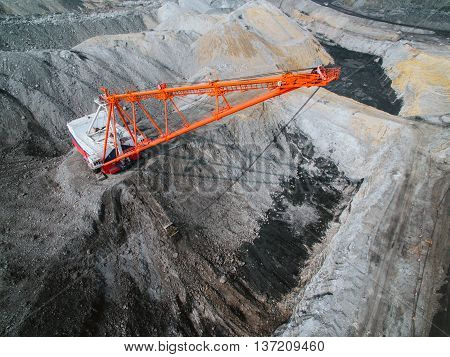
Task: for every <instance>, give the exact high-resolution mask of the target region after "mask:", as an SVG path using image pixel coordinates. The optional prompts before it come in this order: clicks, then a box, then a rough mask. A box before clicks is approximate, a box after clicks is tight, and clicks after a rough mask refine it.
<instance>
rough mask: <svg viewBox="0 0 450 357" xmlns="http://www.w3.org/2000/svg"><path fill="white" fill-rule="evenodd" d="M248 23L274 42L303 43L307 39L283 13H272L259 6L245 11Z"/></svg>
mask: <svg viewBox="0 0 450 357" xmlns="http://www.w3.org/2000/svg"><path fill="white" fill-rule="evenodd" d="M244 16H245V20H246V22H247V23H248V24H249V25H250V26H251V27H253V28H254V29H255V30H257V31H258V32H260V34H261V36H262V37H263V38H265V39H267V40H270V41H272V42H277V43H280V42H285V41H290V40H292V39H295V40H296V41H299V40H300V41H301V40H302V39H305V38H307V36H306V35H305V32H303V31H302V30H301V29H300V28H299V27H298V26H297V25H295V24H294V23H292V22H291V21H289V18H287V17H286V16H285V15H284V14H282V13H274V12H273V11H272V12H270V11H269V10H268V9H267V8H265V7H262V6H258V7H250V8H247V9H245V11H244Z"/></svg>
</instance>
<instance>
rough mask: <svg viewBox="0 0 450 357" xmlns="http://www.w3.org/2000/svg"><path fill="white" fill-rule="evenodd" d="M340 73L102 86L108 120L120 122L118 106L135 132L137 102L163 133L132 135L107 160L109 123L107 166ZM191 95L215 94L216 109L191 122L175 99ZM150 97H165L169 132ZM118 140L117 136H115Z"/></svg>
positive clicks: (325, 70) (327, 71) (335, 70)
mask: <svg viewBox="0 0 450 357" xmlns="http://www.w3.org/2000/svg"><path fill="white" fill-rule="evenodd" d="M339 75H340V68H338V67H336V68H324V67H319V68H317V69H316V70H313V71H312V72H310V73H305V72H288V73H284V74H280V75H276V76H268V77H259V78H250V79H245V80H225V81H210V82H205V83H199V84H194V85H188V86H179V87H167V86H166V85H165V84H160V85H159V86H158V89H154V90H147V91H139V92H129V93H123V94H110V93H109V92H108V90H106V89H105V88H102V90H103V92H104V95H103V96H102V99H103V100H104V101H105V102H106V103H108V120H107V122H108V124H109V122H110V121H111V119H112V122H113V125H114V126H115V125H116V118H115V113H114V111H115V110H114V109H115V108H117V112H118V114H119V116H120V118H121V119H123V122H124V123H126V120H125V116H126V117H127V118H128V119H129V120H130V121H131V122H130V124H132V125H133V129H134V132H135V133H136V130H138V131H140V130H139V128H137V125H136V120H137V119H136V113H135V103H136V104H137V105H138V107H139V108H140V109H141V110H142V111H143V113H144V114H145V116H147V117H148V119H149V120H150V121H151V123H152V124H153V126H154V127H155V128H156V129H157V131H158V133H159V137H157V138H155V139H150V138H146V137H144V140H142V141H141V142H137V137H136V134H135V136H134V137H133V135H132V137H133V139H134V140H133V141H134V142H135V143H136V144H135V146H134V147H133V148H131V149H128V150H125V151H124V152H123V153H122V154H121V155H117V154H116V158H114V159H112V160H110V161H107V162H105V155H106V146H107V144H106V143H107V139H108V132H109V128H108V126H109V125H107V128H106V135H105V144H104V151H103V166H104V167H105V166H108V165H113V164H115V163H118V162H119V161H121V160H123V159H126V158H129V157H131V156H133V157H136V156H137V155H138V154H139V153H140V152H142V151H144V150H147V149H149V148H151V147H154V146H156V145H159V144H161V143H163V142H166V141H169V140H172V139H174V138H176V137H178V136H181V135H183V134H186V133H188V132H190V131H193V130H196V129H198V128H200V127H202V126H204V125H207V124H210V123H212V122H214V121H216V120H220V119H222V118H224V117H226V116H229V115H231V114H234V113H236V112H239V111H241V110H243V109H246V108H248V107H251V106H253V105H256V104H258V103H261V102H264V101H266V100H268V99H270V98H274V97H277V96H279V95H282V94H285V93H288V92H291V91H293V90H295V89H297V88H301V87H315V86H325V85H327V84H328V83H330V82H331V81H334V80H336V79H338V78H339ZM264 89H265V90H267V92H265V93H263V94H262V95H259V96H257V97H255V98H252V99H250V100H247V101H244V102H242V103H240V104H236V105H230V103H229V102H228V101H227V100H226V98H225V96H224V95H225V94H226V93H230V92H246V91H250V90H264ZM187 95H209V96H211V97H215V100H216V106H215V110H214V111H213V112H212V113H211V114H210V115H209V116H207V117H205V118H203V119H200V120H197V121H194V122H191V123H189V122H188V121H187V119H186V118H185V116H184V114H183V113H181V111H180V110H179V109H178V107H177V106H176V104H175V102H174V100H173V98H174V97H181V96H187ZM219 97H222V98H223V101H224V102H225V104H226V107H223V108H219V104H218V103H219ZM150 98H152V99H156V100H160V101H163V104H164V124H165V132H163V131H162V130H161V128H160V127H159V126H158V125H157V123H156V121H155V120H154V119H153V117H152V116H151V115H150V113H149V112H148V111H147V110H146V109H145V107H144V106H143V104H142V103H141V101H142V100H146V99H150ZM167 100H170V101H171V102H172V104H173V105H174V107H175V109H176V111H177V113H178V115H180V117H181V118H182V121H183V124H184V127H182V128H180V129H177V130H174V131H170V130H169V122H168V108H167ZM122 102H128V103H131V107H132V110H133V115H132V117H130V116H128V115H127V114H126V112H125V111H124V110H123V109H122V107H121V103H122ZM123 116H124V117H123ZM126 127H127V129H128V131H129V132H131V130H130V129H129V126H128V125H126ZM113 133H114V136H115V133H116V130H115V127H114V128H113ZM114 140H116V139H115V138H114ZM115 146H116V141H115ZM115 149H116V150H117V147H115Z"/></svg>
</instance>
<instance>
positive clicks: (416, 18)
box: [330, 0, 450, 31]
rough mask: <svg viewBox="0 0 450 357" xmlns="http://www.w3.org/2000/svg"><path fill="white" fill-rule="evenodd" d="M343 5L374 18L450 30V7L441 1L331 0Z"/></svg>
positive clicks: (335, 3)
mask: <svg viewBox="0 0 450 357" xmlns="http://www.w3.org/2000/svg"><path fill="white" fill-rule="evenodd" d="M330 3H331V4H332V5H334V6H338V7H342V8H344V9H348V10H351V11H355V12H356V13H359V14H362V15H365V16H370V17H372V18H376V19H380V20H384V21H392V22H396V23H399V24H404V25H410V26H423V27H429V28H431V29H435V30H445V31H450V25H449V23H450V8H449V7H448V4H445V2H440V1H432V0H425V1H414V0H407V1H401V2H394V1H389V0H362V1H361V0H337V1H330Z"/></svg>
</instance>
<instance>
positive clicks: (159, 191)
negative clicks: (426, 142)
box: [5, 97, 357, 336]
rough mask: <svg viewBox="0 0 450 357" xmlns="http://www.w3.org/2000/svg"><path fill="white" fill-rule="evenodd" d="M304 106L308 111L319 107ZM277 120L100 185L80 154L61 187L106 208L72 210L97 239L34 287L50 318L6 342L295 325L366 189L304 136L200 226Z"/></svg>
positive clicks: (69, 247)
mask: <svg viewBox="0 0 450 357" xmlns="http://www.w3.org/2000/svg"><path fill="white" fill-rule="evenodd" d="M297 99H298V101H295V105H296V106H298V105H299V104H301V103H302V101H304V100H305V99H306V97H299V98H297ZM278 109H279V108H278V107H273V104H269V105H265V106H259V107H255V108H250V109H249V110H247V111H245V112H243V113H241V116H242V117H241V118H230V119H229V120H228V122H227V123H226V124H222V123H218V124H217V125H215V126H214V127H209V129H208V127H207V128H205V129H206V130H204V131H203V132H202V133H201V134H195V133H194V134H193V135H197V137H195V138H193V137H189V138H186V139H185V140H180V141H178V142H176V143H175V145H174V147H176V146H178V145H181V146H180V147H179V148H178V151H177V148H173V149H172V150H170V151H168V152H164V151H163V152H160V153H149V159H148V160H147V161H144V163H143V164H144V165H145V166H144V167H143V168H141V169H140V170H138V169H137V167H135V168H132V169H131V170H130V171H127V172H126V173H123V174H121V175H117V176H114V177H110V178H109V179H108V180H107V181H103V182H101V183H94V184H93V183H92V182H89V180H88V179H85V178H83V176H81V175H83V174H81V173H80V171H81V172H82V171H83V167H82V166H81V165H83V163H82V161H81V160H79V158H78V157H77V156H75V155H74V154H72V155H69V156H67V157H66V158H65V159H64V161H63V162H62V163H61V165H60V167H59V168H58V170H57V176H56V180H57V182H58V185H59V186H60V187H61V188H62V189H63V192H65V193H66V196H67V198H65V199H64V200H69V199H72V200H74V199H79V198H78V197H79V193H78V194H77V192H80V191H84V190H85V192H86V193H88V194H89V196H90V197H92V198H93V200H92V201H93V202H91V204H89V205H88V206H87V207H86V208H87V209H86V210H84V212H82V211H80V212H78V211H74V212H73V213H72V214H73V215H75V216H79V215H80V216H81V215H82V216H86V213H89V216H90V217H91V223H90V224H91V228H90V229H89V231H90V233H89V234H86V235H85V236H83V235H80V233H78V235H77V236H76V238H75V239H72V240H71V241H70V242H68V243H67V244H66V246H65V247H64V248H63V249H62V251H61V253H60V254H56V256H55V257H54V258H53V259H52V260H51V262H50V263H49V264H48V266H47V268H46V269H45V274H43V279H42V282H41V283H40V284H39V286H38V287H37V288H36V290H34V291H35V293H34V294H33V299H32V303H31V306H30V308H29V311H35V310H36V309H37V308H38V307H40V309H39V311H37V312H35V313H33V314H31V315H30V316H27V315H28V314H24V316H25V318H24V319H22V320H21V321H19V322H18V325H17V326H13V327H10V328H9V329H8V330H7V332H6V333H5V334H8V335H10V334H20V335H55V334H56V335H88V336H90V335H159V336H161V335H190V336H192V335H203V336H206V335H269V334H271V333H272V332H273V331H274V330H275V329H276V328H277V327H278V326H279V325H280V324H281V323H283V322H284V321H285V320H286V319H288V318H289V316H290V315H291V312H292V302H291V299H292V296H291V293H292V291H293V289H295V288H296V287H297V285H298V282H299V274H300V272H301V271H302V270H303V269H304V262H305V259H306V258H307V257H308V255H309V249H310V248H311V247H312V245H313V244H314V243H317V242H319V241H320V239H321V237H323V236H324V235H325V234H326V231H327V229H328V227H329V226H330V225H332V226H333V227H335V226H336V225H337V223H336V222H333V221H334V220H337V219H338V217H339V215H340V214H341V212H342V211H343V210H345V207H346V206H347V204H348V202H349V200H351V198H352V196H353V194H354V192H356V190H357V183H356V182H355V181H352V180H348V179H347V178H346V177H345V176H344V175H343V174H342V172H340V171H339V170H338V169H337V167H336V166H335V165H334V163H333V162H332V161H331V160H329V159H328V158H326V157H324V156H323V155H321V154H320V153H318V152H317V151H316V150H315V148H314V146H313V145H311V142H310V140H309V139H308V137H306V136H305V135H303V134H301V133H300V132H299V131H298V130H296V129H295V128H292V130H289V131H288V132H287V133H283V134H282V135H280V136H279V137H278V138H277V140H276V142H274V144H273V147H271V149H270V150H269V151H268V152H267V153H266V154H265V155H263V156H262V157H261V158H260V160H261V161H260V162H263V163H264V165H261V166H259V165H256V166H255V168H254V169H252V170H250V172H249V173H248V174H247V175H245V176H244V177H243V178H242V180H241V181H240V182H239V184H237V185H236V186H234V187H233V189H232V190H230V192H229V193H227V194H225V195H224V196H222V197H221V199H220V200H219V201H218V202H217V204H215V205H213V206H211V207H210V209H208V211H207V212H204V214H203V215H200V212H201V211H202V209H203V208H204V207H206V206H207V205H209V204H210V202H211V201H213V200H215V199H217V197H218V195H219V194H220V193H221V192H223V191H224V190H226V189H227V186H228V184H229V182H230V181H231V180H233V179H234V178H236V177H237V176H238V175H239V174H240V172H241V171H242V169H243V168H244V167H245V166H246V165H247V164H248V163H249V162H251V158H252V157H254V155H255V153H258V152H260V150H262V148H263V147H264V146H265V145H266V144H267V143H268V142H270V141H272V140H274V136H273V135H274V133H275V132H276V131H277V129H279V128H280V127H281V125H282V121H283V122H284V120H286V118H285V117H284V115H280V113H279V111H278ZM284 114H286V113H284ZM194 139H195V140H194ZM236 153H239V154H236ZM141 164H142V163H141ZM230 166H231V167H230ZM90 179H93V178H92V177H91V178H90ZM99 185H100V186H101V187H103V190H104V191H103V193H102V194H101V196H100V197H99V198H98V201H99V207H97V209H96V208H95V206H96V204H95V203H96V202H97V196H98V194H99V191H100V189H99V187H97V189H95V187H94V186H99ZM165 185H166V186H165ZM208 187H209V189H206V188H208ZM59 197H61V196H59ZM157 206H160V208H161V209H162V210H164V212H165V214H166V215H167V216H168V217H169V219H170V220H171V221H172V222H173V224H174V225H175V226H176V227H177V229H178V231H179V233H178V235H176V236H175V237H172V238H170V237H168V234H167V232H166V231H165V230H164V228H163V227H162V225H161V222H160V221H159V219H158V217H157V216H158V215H157V214H155V210H156V208H157ZM87 219H88V218H84V221H86V220H87ZM221 227H223V228H221ZM305 245H306V246H305ZM307 247H308V248H307ZM75 252H78V255H77V254H75ZM80 252H82V254H80ZM155 252H157V254H155ZM68 255H69V256H71V257H72V258H71V259H70V260H69V261H67V258H65V257H66V256H68ZM70 279H73V284H70V286H69V288H68V289H66V290H64V291H63V293H62V294H61V295H59V296H58V297H57V299H54V300H52V304H49V305H45V304H44V303H45V301H46V300H47V299H48V298H49V297H51V296H52V292H53V291H55V290H56V289H58V290H60V289H62V288H63V287H64V286H65V285H66V284H67V283H68V281H70ZM80 291H84V292H85V293H83V294H80ZM43 304H44V306H43V307H42V305H43Z"/></svg>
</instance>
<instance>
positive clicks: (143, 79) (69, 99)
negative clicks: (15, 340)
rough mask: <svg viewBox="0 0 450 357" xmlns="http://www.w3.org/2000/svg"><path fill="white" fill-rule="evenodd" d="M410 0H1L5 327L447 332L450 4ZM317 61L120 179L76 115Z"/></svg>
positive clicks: (186, 103) (17, 332)
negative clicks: (319, 82)
mask: <svg viewBox="0 0 450 357" xmlns="http://www.w3.org/2000/svg"><path fill="white" fill-rule="evenodd" d="M388 3H389V4H388ZM397 3H398V2H397ZM401 3H402V4H401V5H399V6H400V8H399V9H397V8H392V7H389V6H391V5H392V2H386V1H382V0H377V1H358V2H356V1H329V2H326V3H325V2H323V1H310V0H286V1H281V2H280V1H275V0H273V1H264V0H255V1H244V0H222V1H215V0H196V1H187V0H179V1H169V0H167V1H165V0H147V1H142V0H140V1H137V0H132V1H121V0H112V1H91V0H77V1H56V0H36V1H25V0H21V1H12V0H0V135H1V138H2V139H1V140H0V151H1V155H0V167H1V171H0V177H1V179H0V202H1V205H0V334H1V335H2V336H269V335H275V336H448V335H449V334H450V310H449V302H450V295H449V292H450V285H449V279H450V276H449V272H450V239H449V232H450V229H449V228H450V227H449V211H450V210H449V207H450V196H449V190H448V189H449V185H450V179H449V172H450V170H449V153H450V149H449V146H450V130H449V123H450V115H449V112H450V82H449V79H448V73H450V60H449V59H450V56H449V54H450V28H449V23H450V14H449V8H448V7H446V8H441V9H436V7H435V6H434V5H433V4H431V2H423V3H421V5H420V6H419V5H417V6H416V5H414V4H413V3H414V1H404V2H401ZM383 9H386V11H384V10H383ZM438 10H439V11H438ZM396 11H397V12H396ZM396 13H398V14H400V15H399V16H398V21H397V20H396V17H395V14H396ZM368 14H372V15H373V16H368ZM421 19H423V21H421ZM319 65H323V66H326V67H327V66H328V67H332V66H340V67H341V68H342V72H341V76H340V78H339V79H338V80H336V81H333V82H332V83H330V84H329V85H328V86H326V87H321V88H320V89H319V90H317V91H316V88H300V89H297V90H295V91H292V92H289V93H287V94H284V95H281V96H279V97H276V98H272V99H270V100H268V101H265V102H264V103H260V104H257V105H255V106H252V107H249V108H247V109H245V110H242V111H239V112H237V113H235V114H233V115H231V116H229V117H227V118H225V119H223V120H220V121H217V122H214V123H212V124H210V125H208V126H205V127H202V128H199V129H198V130H196V131H192V132H189V133H187V134H185V135H182V136H180V137H178V138H176V139H175V140H172V141H170V142H167V143H164V144H162V145H159V146H156V147H154V148H151V149H149V150H146V151H145V152H143V153H142V154H141V156H140V158H139V159H138V160H137V161H136V162H134V163H133V164H132V165H131V166H130V167H128V168H127V169H126V170H123V171H121V172H119V173H117V174H113V175H107V176H106V178H105V177H103V179H102V180H99V175H98V174H96V173H94V172H93V171H92V170H90V169H89V167H88V166H87V164H86V162H85V161H84V160H83V157H82V156H81V155H80V154H79V153H78V152H77V151H76V150H75V149H74V148H73V146H72V143H71V137H70V135H69V132H68V130H67V126H66V125H67V123H68V122H70V121H72V120H74V119H77V118H80V117H82V116H85V115H87V114H90V113H93V112H94V110H95V109H94V99H96V98H98V96H99V95H100V94H101V92H100V91H99V88H100V87H106V88H108V89H110V90H111V91H112V92H115V93H119V92H128V91H132V90H145V89H150V88H155V87H156V86H157V85H158V84H160V83H167V85H168V86H169V87H170V86H174V85H175V84H181V85H182V84H183V83H191V82H201V81H208V80H211V78H212V79H217V78H220V79H227V78H238V77H239V78H241V77H249V76H250V77H251V76H259V75H263V74H266V73H274V72H283V71H284V72H286V71H291V70H294V69H301V68H315V67H317V66H319ZM248 95H250V93H233V94H232V95H230V101H239V100H246V99H247V96H248ZM179 106H180V109H181V110H182V111H183V112H184V113H185V115H186V117H187V118H201V117H203V116H205V115H207V113H210V112H211V110H212V109H211V108H214V100H212V101H209V102H208V101H203V100H197V99H196V98H188V97H186V98H182V99H180V102H179ZM150 109H151V112H152V114H153V115H154V116H155V118H161V115H163V112H162V111H161V108H160V107H159V106H156V105H155V106H153V107H151V108H150ZM172 114H173V113H172ZM143 125H144V124H143ZM150 129H151V128H150V126H147V127H144V131H145V132H146V133H147V132H149V131H150Z"/></svg>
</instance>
